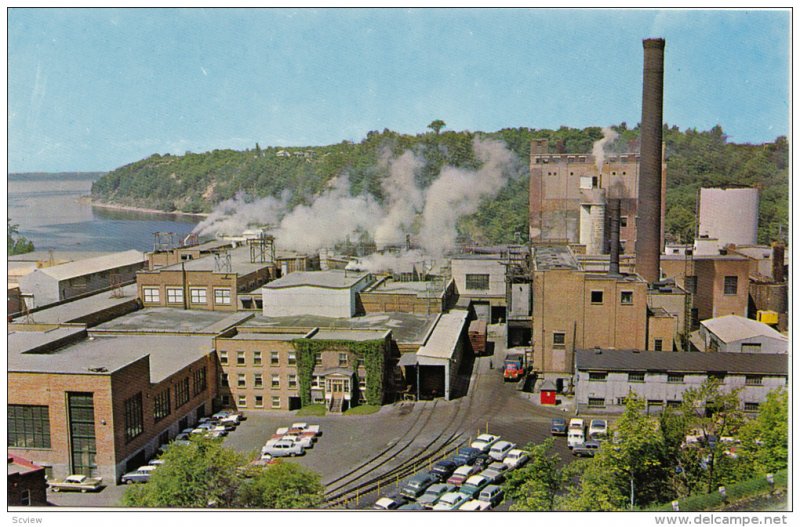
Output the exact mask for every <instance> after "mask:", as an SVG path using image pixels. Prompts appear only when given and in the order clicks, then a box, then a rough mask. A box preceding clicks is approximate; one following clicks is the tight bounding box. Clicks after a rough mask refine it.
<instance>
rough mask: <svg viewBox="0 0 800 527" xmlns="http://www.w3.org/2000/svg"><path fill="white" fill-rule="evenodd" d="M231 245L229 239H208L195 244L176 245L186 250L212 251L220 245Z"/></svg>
mask: <svg viewBox="0 0 800 527" xmlns="http://www.w3.org/2000/svg"><path fill="white" fill-rule="evenodd" d="M232 245H233V242H232V241H231V240H208V241H207V242H203V243H199V244H197V245H188V246H184V247H178V249H181V250H186V251H200V252H203V251H213V250H214V249H219V248H221V247H230V246H232Z"/></svg>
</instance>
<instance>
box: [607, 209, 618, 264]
mask: <svg viewBox="0 0 800 527" xmlns="http://www.w3.org/2000/svg"><path fill="white" fill-rule="evenodd" d="M608 210H609V215H610V216H611V221H610V225H609V228H610V230H611V233H610V239H609V245H610V247H609V252H610V253H611V262H610V263H609V265H608V274H609V275H610V276H620V274H619V214H620V213H619V200H618V199H610V200H608Z"/></svg>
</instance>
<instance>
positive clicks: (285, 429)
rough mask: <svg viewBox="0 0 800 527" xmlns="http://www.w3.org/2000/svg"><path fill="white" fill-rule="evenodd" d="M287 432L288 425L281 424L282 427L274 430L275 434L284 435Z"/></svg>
mask: <svg viewBox="0 0 800 527" xmlns="http://www.w3.org/2000/svg"><path fill="white" fill-rule="evenodd" d="M288 433H289V427H288V426H282V427H280V428H278V429H277V430H275V435H277V436H285V435H286V434H288Z"/></svg>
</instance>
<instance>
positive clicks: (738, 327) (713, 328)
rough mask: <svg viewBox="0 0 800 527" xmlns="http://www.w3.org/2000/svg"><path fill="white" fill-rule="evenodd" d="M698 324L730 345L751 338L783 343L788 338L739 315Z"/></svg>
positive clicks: (760, 323) (711, 319)
mask: <svg viewBox="0 0 800 527" xmlns="http://www.w3.org/2000/svg"><path fill="white" fill-rule="evenodd" d="M700 324H702V325H704V326H705V327H706V328H708V330H709V331H710V332H711V333H713V334H714V335H716V336H717V337H718V338H719V339H720V340H721V341H722V342H725V343H726V344H727V343H730V342H736V341H738V340H743V339H749V338H752V337H768V338H771V339H775V340H780V341H783V342H789V338H788V337H786V336H785V335H783V334H781V333H779V332H777V331H775V330H774V329H772V328H771V327H769V326H768V325H766V324H764V323H762V322H759V321H757V320H752V319H749V318H745V317H740V316H739V315H725V316H723V317H717V318H709V319H707V320H703V321H701V322H700Z"/></svg>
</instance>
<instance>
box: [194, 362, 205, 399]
mask: <svg viewBox="0 0 800 527" xmlns="http://www.w3.org/2000/svg"><path fill="white" fill-rule="evenodd" d="M206 387H207V383H206V367H205V366H203V367H202V368H198V369H196V370H195V371H194V395H199V394H200V393H202V392H204V391H205V389H206Z"/></svg>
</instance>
